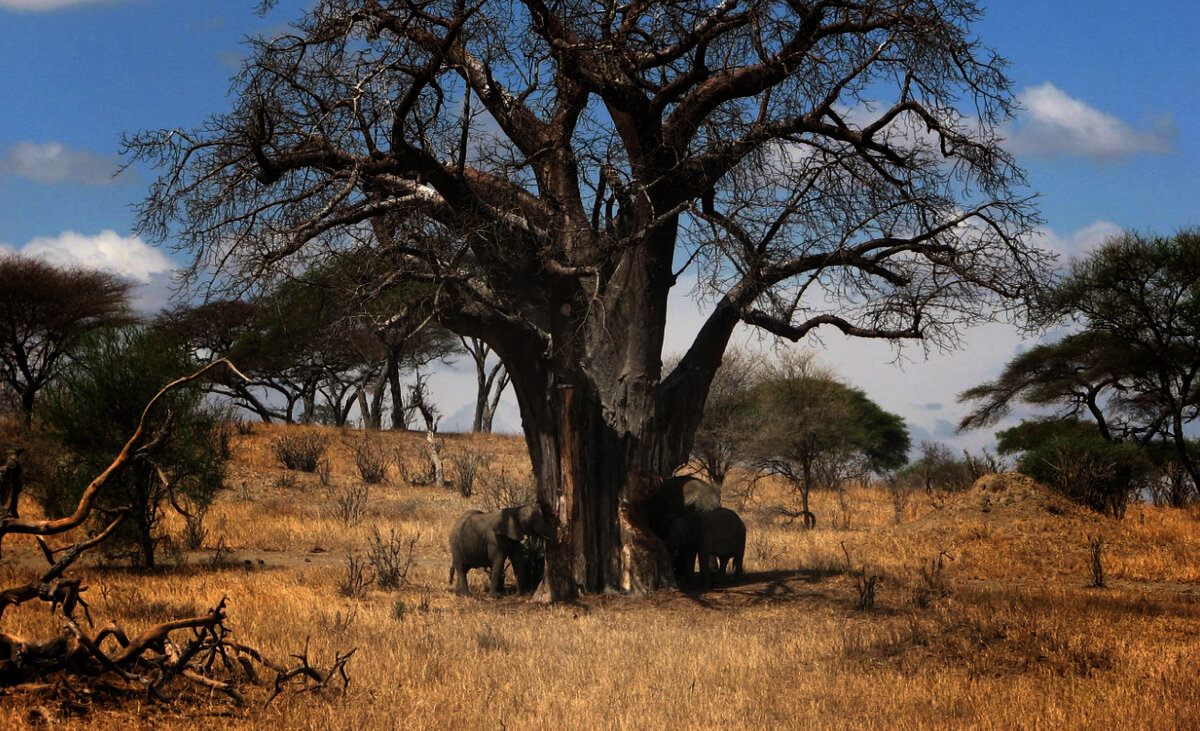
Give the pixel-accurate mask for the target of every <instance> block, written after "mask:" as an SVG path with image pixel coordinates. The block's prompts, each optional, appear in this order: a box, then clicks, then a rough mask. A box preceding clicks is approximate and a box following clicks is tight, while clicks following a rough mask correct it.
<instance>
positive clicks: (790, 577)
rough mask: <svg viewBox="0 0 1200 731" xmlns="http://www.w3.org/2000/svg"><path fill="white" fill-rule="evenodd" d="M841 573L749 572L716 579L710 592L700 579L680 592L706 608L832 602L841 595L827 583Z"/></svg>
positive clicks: (824, 571)
mask: <svg viewBox="0 0 1200 731" xmlns="http://www.w3.org/2000/svg"><path fill="white" fill-rule="evenodd" d="M842 573H844V572H842V571H840V570H829V569H795V570H776V571H757V572H746V573H745V574H743V575H742V576H733V575H726V576H724V577H720V576H718V577H714V580H713V585H712V587H711V588H705V587H703V586H702V585H701V583H700V581H699V579H693V580H692V581H691V582H689V583H686V584H684V586H682V587H681V588H680V595H681V596H683V597H685V598H687V599H688V600H689V601H691V602H692V603H694V604H697V605H699V606H702V607H707V608H716V607H717V606H719V605H727V604H731V603H733V604H738V605H745V606H753V605H757V604H769V603H773V602H780V601H801V600H806V599H807V600H811V599H813V598H816V597H824V598H832V597H833V596H834V595H835V594H836V595H838V596H839V597H840V594H841V592H835V591H834V587H832V586H829V585H828V584H827V583H826V579H829V578H830V577H834V576H840V575H841V574H842ZM731 600H732V601H731Z"/></svg>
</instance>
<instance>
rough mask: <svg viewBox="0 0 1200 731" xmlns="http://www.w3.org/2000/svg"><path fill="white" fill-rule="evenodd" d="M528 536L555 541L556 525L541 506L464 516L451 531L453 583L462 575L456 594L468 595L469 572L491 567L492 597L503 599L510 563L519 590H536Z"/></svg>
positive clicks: (526, 506) (468, 513)
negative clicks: (527, 554) (527, 558)
mask: <svg viewBox="0 0 1200 731" xmlns="http://www.w3.org/2000/svg"><path fill="white" fill-rule="evenodd" d="M525 536H537V537H540V538H545V539H547V540H550V539H553V538H554V524H553V523H552V522H551V521H550V520H548V519H547V518H546V517H545V516H544V515H542V510H541V508H539V507H538V506H537V505H519V506H516V507H512V508H504V509H502V510H497V511H495V512H492V513H484V512H481V511H479V510H469V511H467V512H465V513H463V514H462V515H460V516H459V517H458V520H456V521H454V527H453V528H451V529H450V581H454V574H455V572H457V573H458V583H457V584H455V586H454V591H455V593H457V594H466V593H467V570H468V569H473V568H488V569H490V570H491V588H490V589H489V591H488V596H492V597H497V596H500V595H501V593H503V590H504V562H505V561H506V560H507V561H511V562H512V566H513V573H514V574H515V575H516V577H517V591H519V592H521V593H524V592H526V591H532V590H533V589H534V587H532V586H528V587H527V586H526V583H528V582H527V579H528V576H529V574H528V572H527V571H526V567H525V557H524V554H523V553H522V550H521V541H522V540H523V539H524V538H525Z"/></svg>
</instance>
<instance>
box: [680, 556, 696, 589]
mask: <svg viewBox="0 0 1200 731" xmlns="http://www.w3.org/2000/svg"><path fill="white" fill-rule="evenodd" d="M695 565H696V552H695V551H691V550H688V549H684V550H682V551H680V552H679V572H678V573H679V580H680V581H682V582H689V583H690V582H691V580H692V568H693V567H694V566H695Z"/></svg>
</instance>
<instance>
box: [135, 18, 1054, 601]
mask: <svg viewBox="0 0 1200 731" xmlns="http://www.w3.org/2000/svg"><path fill="white" fill-rule="evenodd" d="M270 4H271V3H267V5H268V6H269V5H270ZM979 15H980V10H979V8H978V6H977V4H976V3H974V2H970V1H969V0H838V1H837V2H831V1H827V0H812V1H807V2H806V1H804V0H790V1H789V2H778V1H771V0H761V1H759V2H749V3H741V2H733V1H732V0H730V1H728V2H722V3H719V4H716V5H714V4H713V3H710V2H693V1H689V0H675V1H672V2H664V3H643V4H637V3H635V4H626V5H618V4H613V3H607V2H604V3H600V2H585V1H583V0H568V1H567V2H560V3H555V4H553V5H549V4H546V3H544V2H542V1H541V0H526V1H525V2H520V3H510V2H491V1H488V0H484V1H482V2H478V3H465V2H461V0H434V1H433V2H427V3H421V4H411V3H401V2H388V1H385V0H324V1H323V2H319V3H317V4H316V6H315V7H314V8H313V9H312V10H311V11H310V12H308V13H307V14H305V15H304V17H303V18H302V19H301V20H300V21H299V22H298V23H297V24H296V25H295V26H294V28H293V29H292V31H291V32H288V33H285V34H283V35H280V36H278V37H275V38H263V39H258V40H256V41H252V48H251V53H250V57H249V59H248V60H247V62H246V64H245V67H244V69H243V71H242V73H241V75H240V76H239V77H238V78H237V81H236V88H235V91H234V99H235V101H234V106H233V108H232V109H231V110H229V111H227V112H225V113H221V114H218V115H217V116H214V117H212V118H211V119H210V120H209V121H208V122H206V123H205V124H204V125H202V126H201V127H199V128H197V129H194V130H191V131H181V130H178V129H172V130H162V131H157V132H154V131H151V132H145V133H141V134H138V135H136V136H133V137H130V138H128V139H127V140H126V148H127V152H128V153H129V154H131V155H132V157H133V159H135V160H143V161H149V162H151V163H153V164H156V165H158V166H160V167H161V168H162V169H163V171H164V172H163V175H162V176H161V177H160V178H159V179H158V180H157V182H156V183H155V184H154V185H153V186H152V188H151V191H150V193H149V196H148V198H147V199H146V201H145V202H144V204H143V205H142V207H141V210H140V227H139V230H140V231H141V233H143V234H145V235H147V236H149V237H151V238H153V239H155V240H166V239H168V238H170V239H172V240H175V241H178V242H180V246H181V247H183V248H184V249H186V250H188V251H190V252H191V253H192V254H193V255H194V263H193V271H194V272H195V273H197V274H201V273H211V272H213V271H215V272H216V279H214V280H210V281H213V282H215V283H216V284H224V283H229V285H230V286H243V285H245V284H246V283H247V282H253V281H256V280H260V279H262V278H263V277H264V276H267V275H269V273H270V272H272V271H279V270H281V269H287V268H289V267H290V268H293V269H294V268H295V267H296V266H297V262H302V261H311V260H313V259H314V258H316V257H322V258H327V257H333V256H339V255H345V256H352V255H356V254H355V252H361V251H364V250H366V251H370V252H371V253H372V255H373V256H375V257H376V258H377V259H378V260H380V261H388V262H390V264H391V267H392V269H391V271H381V272H380V274H381V276H380V278H379V279H378V280H377V281H376V286H375V288H374V289H371V288H369V287H364V288H363V292H364V293H366V294H369V293H371V292H381V291H383V290H385V289H386V288H387V286H388V284H389V282H391V281H397V280H401V279H403V280H409V281H413V280H417V281H424V282H428V283H429V284H430V285H431V287H430V291H429V292H427V294H426V296H427V299H428V300H429V301H431V302H432V310H431V311H432V312H434V313H435V317H436V318H437V320H438V321H439V322H440V323H441V324H443V325H444V326H446V327H447V328H449V329H451V330H452V331H453V332H455V333H458V334H460V335H463V336H467V337H478V338H480V339H482V340H484V341H485V342H487V343H488V345H489V346H490V347H491V348H492V349H493V350H494V351H495V352H496V353H497V354H498V355H499V357H500V358H501V360H503V361H504V363H505V364H506V365H507V366H508V371H509V375H510V376H511V379H512V385H513V388H514V391H515V394H516V398H517V402H518V404H519V407H520V410H521V416H522V424H523V428H524V431H525V437H526V442H527V444H528V447H529V451H530V457H531V459H532V462H533V465H534V471H535V473H536V475H537V482H538V495H539V501H540V503H541V505H542V507H543V509H544V510H546V511H547V513H548V514H550V515H554V516H555V517H556V519H557V522H558V526H559V532H558V540H557V541H556V542H555V544H554V545H553V546H551V547H550V548H549V550H548V551H547V588H548V591H549V595H550V597H551V598H552V599H568V598H570V597H573V596H574V595H575V593H576V591H577V588H578V587H583V588H584V589H585V590H589V591H600V590H604V589H606V588H609V589H618V590H627V591H635V592H644V591H648V590H652V589H654V588H655V587H658V586H661V585H665V584H670V583H672V581H673V577H672V573H671V569H670V565H669V564H670V562H669V560H667V558H666V553H665V551H664V550H662V544H661V542H660V541H659V540H658V538H656V537H655V536H654V535H652V534H651V533H650V531H649V529H648V524H647V521H646V520H645V516H644V515H643V513H644V508H643V506H642V504H643V501H644V499H645V498H646V497H647V496H648V495H650V494H652V493H653V492H654V491H655V490H656V489H657V485H658V484H659V482H660V480H661V478H662V477H663V476H664V475H669V474H671V472H672V471H673V470H674V469H675V468H676V466H677V465H679V464H681V463H683V462H684V461H685V460H686V459H687V456H688V454H689V452H690V450H691V446H692V444H691V443H692V437H693V434H694V432H695V429H696V426H697V424H698V423H699V420H700V415H701V412H702V409H703V405H704V401H705V397H706V394H707V391H708V387H709V383H710V382H711V380H712V378H713V374H714V373H715V372H716V369H717V367H718V365H719V364H720V362H721V357H722V354H723V353H724V351H725V348H726V345H727V343H728V342H729V339H730V336H731V333H732V332H733V329H734V326H735V325H736V324H737V323H739V322H742V323H747V324H749V325H752V326H756V327H759V328H762V329H764V330H765V331H767V332H769V333H773V334H774V335H777V336H780V337H783V338H787V339H790V340H793V341H795V340H800V339H802V338H805V337H806V336H808V335H809V334H810V333H812V332H814V331H815V330H816V329H817V328H818V327H822V326H824V327H829V328H834V329H837V330H840V331H842V332H843V333H846V334H849V335H853V336H863V337H875V338H892V339H897V338H923V339H925V341H926V343H933V344H945V343H952V341H953V339H954V337H955V334H956V332H958V330H959V328H960V327H961V326H964V325H966V324H969V323H972V322H977V321H981V320H987V319H990V318H993V317H995V316H996V314H997V312H998V311H999V310H1004V309H1009V308H1013V307H1015V306H1017V305H1019V304H1021V303H1022V302H1023V301H1025V300H1027V299H1028V298H1029V296H1030V294H1031V293H1032V291H1033V290H1034V289H1036V288H1037V285H1038V283H1039V280H1040V277H1041V271H1042V268H1043V264H1044V262H1043V258H1044V257H1043V254H1042V253H1041V252H1039V251H1038V250H1036V249H1035V248H1032V247H1031V246H1030V245H1029V243H1028V241H1027V238H1026V235H1027V234H1028V232H1029V231H1030V229H1031V226H1032V224H1033V223H1034V217H1035V213H1034V211H1033V209H1032V208H1031V205H1032V204H1031V202H1030V199H1029V198H1028V197H1027V196H1025V194H1024V193H1023V192H1022V188H1021V186H1022V185H1023V179H1022V178H1023V176H1022V172H1021V171H1020V169H1019V168H1017V167H1016V166H1015V165H1014V163H1013V160H1012V159H1011V157H1010V156H1009V155H1007V154H1006V153H1005V152H1004V151H1003V150H1002V149H1001V148H1000V147H999V143H998V135H997V128H998V125H999V124H1000V123H1001V122H1003V121H1004V120H1005V119H1006V118H1007V117H1008V116H1009V114H1010V112H1011V108H1012V107H1011V105H1012V96H1011V91H1010V88H1009V82H1008V80H1007V79H1006V77H1005V76H1004V73H1003V68H1002V67H1003V62H1002V60H1001V59H1000V58H999V57H998V56H996V55H995V54H994V53H993V52H991V51H990V50H988V49H987V48H986V47H984V46H983V45H982V44H981V43H980V41H979V40H978V39H977V38H976V37H975V36H974V35H973V33H972V31H971V23H972V22H973V21H975V20H976V19H977V18H978V17H979ZM692 273H695V274H696V276H697V282H698V283H699V284H700V286H701V289H703V290H704V291H706V292H708V293H709V294H710V295H711V296H712V299H711V301H712V302H714V303H715V305H714V306H713V308H712V310H711V312H710V314H709V315H708V317H707V320H706V322H705V323H704V325H703V326H702V327H701V328H700V330H699V332H698V333H697V335H696V336H695V339H694V340H693V342H692V344H691V346H690V347H689V348H688V349H687V351H686V352H685V354H684V355H683V357H682V358H681V359H680V361H679V365H678V366H677V367H676V368H675V369H674V370H673V371H671V372H670V373H669V374H668V373H664V372H663V370H662V346H663V336H664V330H665V328H666V327H667V321H666V318H667V299H668V294H669V292H670V291H671V289H672V287H674V286H676V284H677V283H678V282H679V281H680V278H681V276H684V275H685V274H687V276H688V278H689V279H690V277H691V274H692Z"/></svg>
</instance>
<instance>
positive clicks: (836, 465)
mask: <svg viewBox="0 0 1200 731" xmlns="http://www.w3.org/2000/svg"><path fill="white" fill-rule="evenodd" d="M749 402H750V403H749V410H750V413H751V414H752V415H753V422H754V429H753V431H752V433H751V434H750V436H749V437H748V439H747V440H746V445H745V447H744V449H745V451H746V453H747V454H748V456H750V457H751V458H752V459H753V462H754V464H755V465H756V466H757V467H758V468H759V469H760V470H762V471H764V472H766V473H769V474H776V475H780V476H782V477H783V478H784V479H786V480H788V481H789V482H791V483H792V485H793V486H794V487H795V489H796V492H797V493H798V494H799V495H800V503H801V507H800V510H801V514H802V516H803V517H804V520H805V523H806V525H809V526H811V525H813V524H814V522H815V518H814V516H813V514H812V512H811V511H810V510H809V502H808V498H809V493H810V492H811V491H812V489H813V488H814V487H825V488H830V489H834V488H840V487H841V485H842V484H844V483H845V481H846V480H847V478H849V477H851V476H854V477H859V476H865V475H866V474H867V473H870V472H887V471H890V470H894V469H897V468H899V467H901V466H902V465H904V463H905V462H907V461H908V448H909V436H908V428H907V427H906V426H905V425H904V420H903V419H902V418H900V417H899V416H897V415H895V414H891V413H888V412H887V411H884V410H883V409H882V408H880V407H879V405H878V404H876V403H875V402H874V401H871V400H870V399H869V398H868V397H867V396H866V394H864V393H863V392H862V391H860V390H858V389H855V388H851V387H849V386H847V385H845V384H843V383H840V382H839V381H838V380H837V379H836V378H835V377H834V376H833V374H832V373H831V372H830V371H828V370H826V369H823V368H820V367H818V366H817V365H816V364H815V363H814V361H813V359H812V358H811V357H808V356H799V357H790V358H785V359H784V360H783V362H781V363H779V364H778V365H775V366H773V367H771V368H769V369H768V370H767V372H766V373H765V374H764V375H763V378H762V380H761V382H760V383H759V384H757V385H756V386H755V387H754V388H753V389H752V391H751V394H750V399H749Z"/></svg>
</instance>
